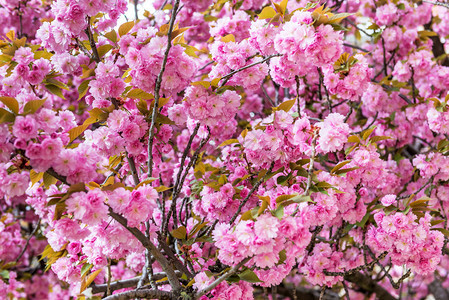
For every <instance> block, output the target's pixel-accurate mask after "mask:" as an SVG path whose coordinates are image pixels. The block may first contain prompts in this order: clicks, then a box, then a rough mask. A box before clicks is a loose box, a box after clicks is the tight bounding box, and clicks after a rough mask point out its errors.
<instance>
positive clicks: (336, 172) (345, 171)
mask: <svg viewBox="0 0 449 300" xmlns="http://www.w3.org/2000/svg"><path fill="white" fill-rule="evenodd" d="M357 169H359V167H352V168H347V169H340V170H338V171H335V174H337V175H340V174H345V173H348V172H351V171H354V170H357Z"/></svg>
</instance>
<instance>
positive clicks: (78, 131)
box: [69, 124, 90, 143]
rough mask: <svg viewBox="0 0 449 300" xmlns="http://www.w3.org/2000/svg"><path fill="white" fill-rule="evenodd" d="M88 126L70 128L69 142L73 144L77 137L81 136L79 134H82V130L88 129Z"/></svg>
mask: <svg viewBox="0 0 449 300" xmlns="http://www.w3.org/2000/svg"><path fill="white" fill-rule="evenodd" d="M89 125H90V124H83V125H80V126H78V127H75V128H72V129H70V130H69V137H70V142H69V143H71V142H73V141H74V140H75V139H76V138H77V137H79V136H80V135H81V133H83V132H84V130H86V129H87V127H89Z"/></svg>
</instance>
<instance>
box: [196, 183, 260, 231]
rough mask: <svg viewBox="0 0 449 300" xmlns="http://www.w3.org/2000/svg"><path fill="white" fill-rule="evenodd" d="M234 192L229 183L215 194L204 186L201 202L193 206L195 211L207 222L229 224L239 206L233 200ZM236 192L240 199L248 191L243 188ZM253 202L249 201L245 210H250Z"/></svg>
mask: <svg viewBox="0 0 449 300" xmlns="http://www.w3.org/2000/svg"><path fill="white" fill-rule="evenodd" d="M235 192H236V191H235V190H234V187H233V186H232V185H231V184H230V183H226V184H225V185H223V186H222V187H220V190H219V191H216V192H215V191H214V190H213V189H212V188H210V187H208V186H205V187H204V188H203V190H202V191H201V194H200V195H201V201H197V202H196V205H195V206H194V207H195V210H196V211H197V212H198V214H200V215H202V216H205V217H206V219H207V220H210V221H213V220H219V221H220V222H229V221H230V220H231V218H232V216H233V215H234V214H235V213H236V212H237V208H238V206H239V202H238V201H236V200H235V199H233V196H234V194H235ZM238 192H239V196H240V197H242V198H245V197H246V196H247V195H248V192H249V190H248V189H247V188H246V187H243V189H241V190H240V191H238ZM254 202H255V201H254V198H253V201H249V202H248V204H247V205H246V206H245V207H246V208H247V209H248V208H250V207H251V205H253V204H254Z"/></svg>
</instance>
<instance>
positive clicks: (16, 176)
mask: <svg viewBox="0 0 449 300" xmlns="http://www.w3.org/2000/svg"><path fill="white" fill-rule="evenodd" d="M0 166H2V169H0V196H1V197H2V198H3V199H4V200H5V201H6V202H7V203H8V202H9V204H11V202H12V199H13V198H14V197H18V196H22V195H24V194H25V191H26V190H27V188H28V185H29V183H30V175H29V173H27V172H25V171H22V172H14V173H11V174H8V172H7V171H6V169H8V167H11V164H10V163H8V164H0Z"/></svg>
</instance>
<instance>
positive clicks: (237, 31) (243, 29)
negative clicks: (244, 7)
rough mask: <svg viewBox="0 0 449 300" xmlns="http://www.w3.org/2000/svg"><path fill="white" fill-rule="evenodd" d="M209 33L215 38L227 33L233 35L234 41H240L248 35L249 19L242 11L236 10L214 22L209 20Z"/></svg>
mask: <svg viewBox="0 0 449 300" xmlns="http://www.w3.org/2000/svg"><path fill="white" fill-rule="evenodd" d="M209 26H210V30H209V32H210V34H211V36H213V37H214V38H215V39H217V40H218V39H220V38H221V37H224V36H226V35H228V34H232V35H233V36H234V37H235V40H236V42H241V41H242V40H244V39H246V38H247V37H248V36H249V28H250V26H251V20H250V18H249V15H248V14H246V13H245V12H244V11H241V10H238V11H236V12H235V13H234V14H233V15H230V16H222V17H221V18H220V19H218V20H217V21H215V22H211V24H209Z"/></svg>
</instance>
